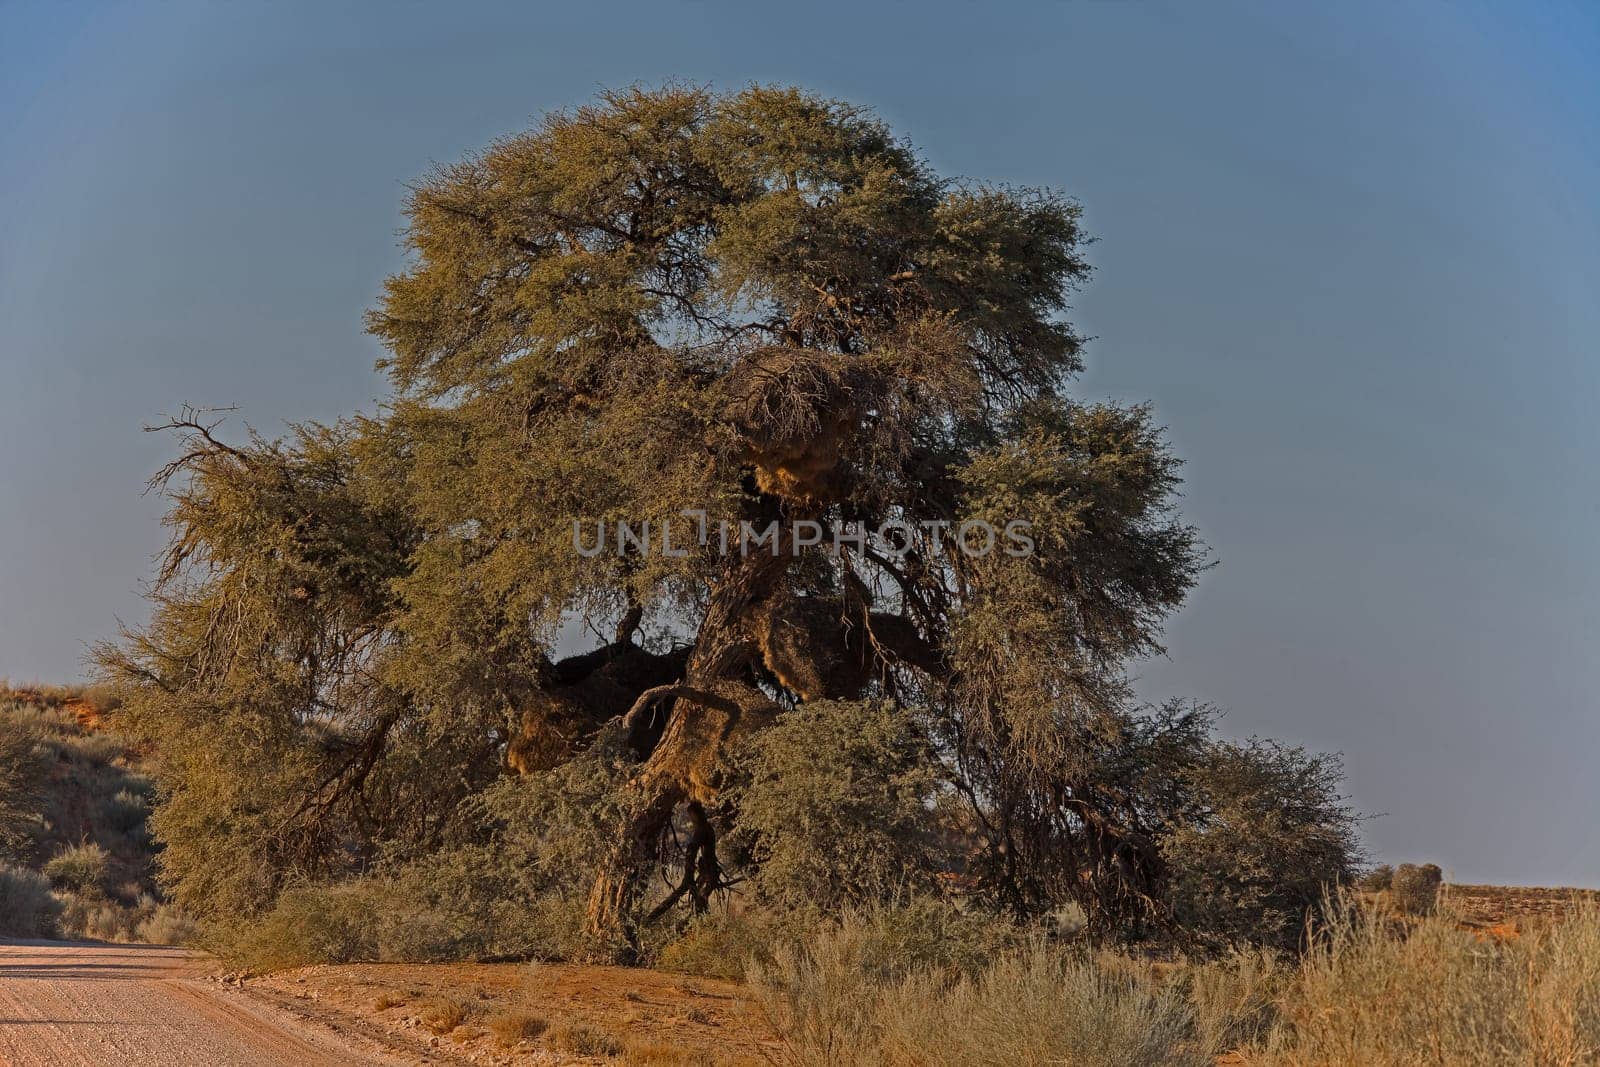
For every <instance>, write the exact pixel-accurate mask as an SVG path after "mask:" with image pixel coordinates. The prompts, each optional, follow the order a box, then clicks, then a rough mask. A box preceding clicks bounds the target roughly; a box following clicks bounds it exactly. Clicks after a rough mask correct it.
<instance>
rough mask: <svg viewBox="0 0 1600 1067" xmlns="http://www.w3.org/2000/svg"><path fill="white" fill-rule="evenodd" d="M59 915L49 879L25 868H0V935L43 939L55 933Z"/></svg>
mask: <svg viewBox="0 0 1600 1067" xmlns="http://www.w3.org/2000/svg"><path fill="white" fill-rule="evenodd" d="M60 912H61V904H60V902H59V901H57V900H56V898H55V897H54V896H52V895H51V894H50V881H49V879H47V878H45V876H44V875H42V874H39V873H38V872H37V871H30V870H28V869H27V868H25V867H14V866H12V865H10V864H0V935H3V936H6V937H43V936H45V935H46V934H48V933H50V932H51V931H52V930H53V929H54V927H55V923H56V917H57V916H58V915H59V914H60Z"/></svg>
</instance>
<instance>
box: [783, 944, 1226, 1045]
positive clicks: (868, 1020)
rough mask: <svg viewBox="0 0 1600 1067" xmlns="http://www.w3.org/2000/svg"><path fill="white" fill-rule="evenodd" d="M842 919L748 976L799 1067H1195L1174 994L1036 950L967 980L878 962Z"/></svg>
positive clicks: (948, 970)
mask: <svg viewBox="0 0 1600 1067" xmlns="http://www.w3.org/2000/svg"><path fill="white" fill-rule="evenodd" d="M880 946H881V942H880V941H879V940H878V939H877V938H876V937H875V936H874V933H873V931H872V928H871V926H870V924H868V923H864V922H862V921H860V920H859V919H849V918H847V919H846V920H845V921H843V922H841V923H839V924H837V925H836V926H833V927H831V928H827V929H824V930H823V931H821V932H820V933H818V934H817V935H816V936H814V937H813V938H812V939H811V941H810V942H808V943H807V944H806V945H804V946H800V947H786V948H783V949H780V950H779V952H778V953H777V954H776V955H777V959H776V962H775V963H774V964H772V965H771V966H766V967H757V968H755V969H754V971H753V978H754V986H755V989H756V992H757V996H758V998H759V999H760V1001H761V1003H762V1005H763V1006H764V1008H765V1010H766V1013H767V1015H768V1017H769V1018H770V1019H771V1020H772V1022H773V1024H774V1026H775V1027H776V1029H777V1030H778V1032H779V1034H780V1035H781V1036H782V1038H783V1039H784V1042H785V1051H786V1059H787V1060H788V1062H790V1063H793V1064H795V1065H797V1067H824V1065H831V1064H839V1063H851V1064H859V1065H862V1067H870V1065H880V1064H881V1065H889V1064H911V1063H915V1064H929V1065H934V1064H937V1065H941V1067H968V1065H971V1067H978V1065H982V1064H993V1063H1012V1062H1014V1063H1057V1064H1065V1065H1068V1067H1076V1065H1083V1067H1090V1065H1095V1067H1098V1065H1102V1064H1108V1063H1116V1064H1127V1065H1130V1067H1139V1065H1145V1064H1148V1065H1150V1067H1156V1065H1162V1067H1188V1065H1193V1067H1202V1065H1205V1064H1208V1063H1209V1062H1210V1059H1209V1056H1208V1055H1207V1054H1206V1053H1205V1051H1204V1049H1203V1048H1202V1047H1201V1045H1200V1043H1199V1042H1198V1040H1197V1039H1196V1037H1195V1030H1194V1014H1193V1011H1192V1009H1191V1008H1190V1007H1189V1005H1188V1004H1187V1003H1186V1002H1185V1000H1184V998H1183V996H1182V994H1181V991H1180V990H1179V989H1177V988H1176V987H1174V986H1166V987H1163V986H1158V985H1156V984H1153V983H1150V982H1146V981H1143V980H1141V979H1140V978H1139V977H1138V976H1137V975H1136V974H1134V973H1132V972H1119V971H1111V970H1106V969H1104V968H1101V967H1100V966H1098V965H1097V964H1096V963H1095V962H1094V961H1093V960H1091V959H1090V958H1088V957H1087V956H1085V955H1084V954H1082V953H1077V952H1073V951H1069V950H1063V949H1059V948H1054V947H1050V946H1046V945H1042V944H1035V945H1030V946H1026V947H1022V948H1017V949H1010V950H1005V951H1002V952H1001V953H999V955H998V956H996V957H994V958H993V959H992V961H991V962H989V963H988V964H987V965H984V966H981V967H979V968H977V969H976V970H974V971H972V972H969V973H962V972H961V971H960V970H958V969H955V968H952V967H950V966H940V965H938V964H937V963H930V962H927V961H922V962H913V961H910V960H897V959H892V958H885V957H883V956H881V955H879V954H878V949H879V948H880Z"/></svg>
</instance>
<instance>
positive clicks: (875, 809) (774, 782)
mask: <svg viewBox="0 0 1600 1067" xmlns="http://www.w3.org/2000/svg"><path fill="white" fill-rule="evenodd" d="M935 765H936V761H935V760H934V759H933V758H932V757H931V754H930V749H929V744H928V741H927V740H926V739H925V738H924V737H923V735H922V732H921V731H920V729H919V728H918V725H917V723H916V722H915V721H914V719H913V718H912V716H911V714H910V713H909V712H908V711H907V710H906V709H904V708H899V709H897V708H894V707H892V706H890V705H888V704H878V703H846V702H839V701H819V702H817V703H811V704H804V705H802V706H801V707H799V708H796V709H795V710H794V711H791V712H789V713H788V714H787V715H785V716H783V717H782V718H781V719H780V720H779V721H778V723H777V724H776V725H774V726H772V727H771V728H769V729H767V730H764V731H762V732H761V733H759V734H757V735H756V736H755V738H754V739H753V741H752V743H751V744H750V746H749V748H748V749H747V751H746V752H745V753H744V754H743V755H742V758H741V760H740V765H739V766H740V771H741V773H742V776H743V784H742V787H741V788H739V789H738V790H736V793H737V796H736V799H735V801H734V802H735V803H736V805H737V807H738V810H739V820H738V829H737V831H736V833H735V834H734V835H732V836H731V840H730V841H729V843H728V849H727V852H728V854H729V857H730V858H733V859H735V860H736V861H737V860H738V859H745V860H747V861H748V862H750V863H751V864H753V865H754V867H755V871H756V873H755V876H754V878H753V881H754V885H755V889H756V893H757V895H758V897H759V898H760V899H762V900H765V901H771V902H774V903H777V904H780V905H784V906H788V907H796V908H819V909H822V910H824V911H830V912H831V911H836V910H838V909H839V908H842V907H847V906H850V905H860V904H865V903H869V902H872V901H882V900H888V899H892V898H894V897H897V896H901V895H904V894H906V893H908V892H916V891H926V890H929V889H931V888H932V887H933V884H934V883H933V875H934V873H935V871H936V869H937V867H938V857H937V855H936V842H937V836H936V833H935V829H936V826H935V820H934V817H933V813H932V808H931V803H932V800H933V798H934V795H935V789H936V785H937V781H936V779H935V777H934V772H933V770H932V768H933V767H934V766H935Z"/></svg>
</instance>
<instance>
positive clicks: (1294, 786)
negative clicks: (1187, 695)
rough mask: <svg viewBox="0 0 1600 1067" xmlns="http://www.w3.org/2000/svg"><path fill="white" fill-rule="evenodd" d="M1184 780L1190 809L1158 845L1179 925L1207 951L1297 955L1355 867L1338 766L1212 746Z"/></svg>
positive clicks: (1273, 750)
mask: <svg viewBox="0 0 1600 1067" xmlns="http://www.w3.org/2000/svg"><path fill="white" fill-rule="evenodd" d="M1185 780H1186V783H1187V784H1188V786H1189V788H1190V789H1192V790H1193V794H1194V807H1193V808H1192V809H1191V810H1190V811H1189V812H1187V813H1185V815H1184V817H1183V818H1182V819H1181V820H1176V822H1177V825H1175V827H1174V828H1173V830H1172V831H1171V832H1170V833H1169V834H1167V835H1165V836H1164V838H1163V840H1162V846H1161V847H1162V855H1163V857H1164V858H1165V859H1166V861H1167V863H1168V864H1169V866H1170V868H1171V878H1172V901H1173V912H1174V915H1173V917H1174V919H1175V920H1176V922H1177V924H1178V926H1179V927H1180V928H1181V929H1182V930H1183V931H1184V932H1185V933H1186V934H1187V935H1188V936H1189V937H1191V938H1193V939H1197V940H1199V941H1200V942H1202V943H1208V944H1211V945H1212V946H1219V945H1235V944H1245V943H1255V944H1265V945H1271V946H1276V947H1280V948H1291V949H1292V948H1294V947H1295V946H1296V945H1298V944H1299V943H1300V941H1301V939H1302V938H1303V936H1304V934H1305V929H1306V923H1307V921H1308V920H1309V919H1311V918H1312V917H1313V916H1314V915H1315V913H1316V911H1317V909H1318V908H1319V907H1320V906H1321V904H1322V903H1323V900H1324V899H1325V897H1326V896H1327V895H1328V893H1330V892H1332V891H1335V890H1336V889H1337V888H1338V887H1340V886H1342V885H1345V884H1347V883H1348V882H1349V881H1350V880H1351V879H1352V877H1353V876H1354V872H1355V870H1356V868H1357V866H1358V865H1359V863H1360V860H1361V851H1360V847H1359V844H1358V843H1357V840H1356V833H1355V817H1354V816H1353V815H1352V814H1351V812H1350V809H1349V808H1348V807H1347V806H1346V803H1345V799H1344V797H1343V796H1342V795H1341V794H1340V787H1341V785H1342V784H1343V773H1342V771H1341V768H1340V766H1339V764H1338V761H1337V760H1336V759H1334V758H1333V757H1330V756H1319V755H1310V754H1307V753H1306V752H1305V751H1304V750H1303V749H1299V748H1291V747H1286V746H1283V745H1277V744H1274V743H1271V742H1265V741H1259V740H1254V739H1252V740H1250V741H1247V742H1244V743H1242V744H1235V743H1230V742H1213V743H1211V744H1209V745H1208V746H1207V747H1206V748H1205V750H1204V751H1203V753H1202V754H1201V755H1200V758H1199V759H1198V760H1197V761H1196V762H1195V763H1194V764H1193V765H1192V766H1191V767H1190V768H1189V769H1188V770H1187V772H1186V774H1185Z"/></svg>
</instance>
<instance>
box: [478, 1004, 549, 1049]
mask: <svg viewBox="0 0 1600 1067" xmlns="http://www.w3.org/2000/svg"><path fill="white" fill-rule="evenodd" d="M485 1025H487V1026H488V1027H489V1032H490V1033H492V1034H493V1035H494V1039H495V1041H496V1042H497V1043H499V1045H500V1047H501V1048H511V1047H513V1046H514V1045H516V1044H518V1043H519V1042H522V1041H532V1040H533V1039H534V1038H536V1037H538V1036H539V1035H540V1034H542V1033H544V1032H545V1031H546V1030H548V1029H549V1028H550V1020H548V1019H546V1018H545V1017H544V1016H542V1015H535V1014H533V1013H532V1012H526V1011H506V1012H501V1013H500V1014H499V1015H493V1016H490V1018H489V1019H488V1021H487V1023H486V1024H485Z"/></svg>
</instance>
